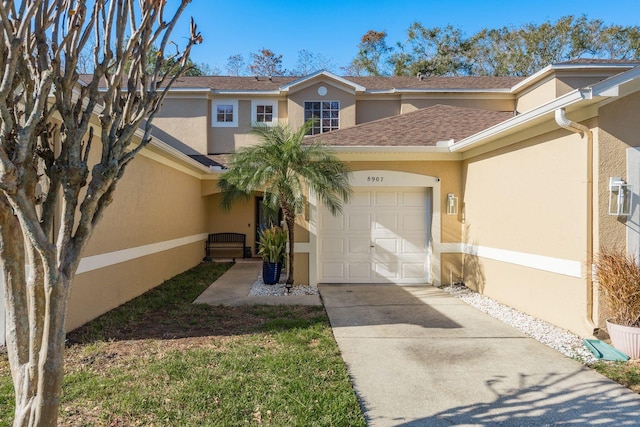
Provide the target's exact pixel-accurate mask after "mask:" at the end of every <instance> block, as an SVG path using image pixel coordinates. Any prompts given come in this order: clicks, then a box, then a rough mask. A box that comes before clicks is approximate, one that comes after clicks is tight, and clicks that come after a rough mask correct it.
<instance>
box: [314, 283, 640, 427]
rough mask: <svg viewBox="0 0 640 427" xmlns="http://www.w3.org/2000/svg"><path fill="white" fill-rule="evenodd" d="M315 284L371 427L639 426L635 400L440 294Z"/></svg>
mask: <svg viewBox="0 0 640 427" xmlns="http://www.w3.org/2000/svg"><path fill="white" fill-rule="evenodd" d="M319 288H320V294H321V296H322V299H323V302H324V304H325V307H326V309H327V313H328V314H329V319H330V320H331V325H332V327H333V331H334V334H335V337H336V340H337V342H338V345H339V347H340V351H341V352H342V357H343V358H344V360H345V362H346V364H347V367H348V369H349V374H350V375H351V378H352V380H353V383H354V387H355V390H356V393H357V394H358V397H359V398H360V401H361V403H362V406H363V410H364V412H365V416H366V417H367V420H368V423H369V425H370V426H451V425H465V426H488V425H501V426H504V425H509V426H545V425H581V426H582V425H600V426H602V425H612V426H614V425H615V426H627V425H628V426H637V425H640V395H637V394H634V393H632V392H631V391H629V390H628V389H626V388H624V387H622V386H620V385H618V384H616V383H614V382H612V381H610V380H608V379H606V378H605V377H603V376H601V375H600V374H598V373H596V372H594V371H592V370H590V369H588V368H586V367H584V366H582V365H581V364H580V363H578V362H575V361H573V360H571V359H569V358H567V357H565V356H563V355H562V354H560V353H558V352H557V351H555V350H553V349H551V348H549V347H547V346H545V345H543V344H540V343H539V342H537V341H535V340H534V339H532V338H529V337H527V336H525V335H524V334H522V333H521V332H519V331H518V330H516V329H514V328H512V327H510V326H507V325H505V324H503V323H502V322H500V321H498V320H496V319H494V318H492V317H490V316H488V315H486V314H484V313H482V312H480V311H479V310H477V309H475V308H473V307H471V306H469V305H467V304H466V303H465V302H463V301H461V300H459V299H457V298H455V297H452V296H450V295H449V294H447V293H445V292H443V291H441V290H439V289H437V288H433V287H430V286H411V287H401V286H395V285H320V287H319Z"/></svg>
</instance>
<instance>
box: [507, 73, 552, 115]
mask: <svg viewBox="0 0 640 427" xmlns="http://www.w3.org/2000/svg"><path fill="white" fill-rule="evenodd" d="M517 97H518V98H517V100H516V110H517V111H518V112H519V113H525V112H527V111H529V110H531V109H532V108H535V107H537V106H539V105H542V104H544V103H546V102H549V101H551V100H553V99H555V98H556V80H555V79H553V78H548V79H546V80H543V81H541V82H539V83H537V84H536V85H534V86H533V87H531V88H527V89H526V90H524V91H522V92H520V93H518V94H517Z"/></svg>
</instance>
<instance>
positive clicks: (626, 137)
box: [596, 95, 640, 251]
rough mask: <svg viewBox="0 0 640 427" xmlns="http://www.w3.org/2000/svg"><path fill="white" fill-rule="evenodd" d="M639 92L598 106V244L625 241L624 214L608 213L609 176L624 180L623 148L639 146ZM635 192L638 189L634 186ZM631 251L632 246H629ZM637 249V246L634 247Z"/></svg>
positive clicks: (616, 245)
mask: <svg viewBox="0 0 640 427" xmlns="http://www.w3.org/2000/svg"><path fill="white" fill-rule="evenodd" d="M639 113H640V96H638V95H631V96H626V97H624V98H622V99H620V100H617V101H616V102H613V103H611V104H608V105H606V106H604V107H602V108H601V109H600V118H599V125H600V128H599V129H598V131H597V134H596V136H597V153H598V158H599V159H600V162H599V164H598V169H597V173H596V178H597V186H596V189H597V192H598V193H597V194H598V199H597V200H598V216H599V218H600V220H599V222H598V243H599V244H598V246H597V247H600V246H606V247H621V246H623V245H624V242H625V241H626V218H624V217H616V216H610V215H609V214H608V211H609V178H610V177H621V178H622V179H624V180H628V171H627V165H626V160H627V157H626V155H627V154H626V150H627V148H629V147H638V146H640V122H639V121H638V114H639ZM634 190H635V191H634V192H636V193H637V192H638V189H634ZM630 249H631V250H632V251H634V250H633V248H630ZM635 251H637V248H636V249H635Z"/></svg>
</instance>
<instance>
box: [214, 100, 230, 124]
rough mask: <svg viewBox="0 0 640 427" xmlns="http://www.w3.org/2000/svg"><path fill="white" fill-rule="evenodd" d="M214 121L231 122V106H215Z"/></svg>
mask: <svg viewBox="0 0 640 427" xmlns="http://www.w3.org/2000/svg"><path fill="white" fill-rule="evenodd" d="M216 120H217V121H218V122H232V121H233V105H227V104H222V105H217V106H216Z"/></svg>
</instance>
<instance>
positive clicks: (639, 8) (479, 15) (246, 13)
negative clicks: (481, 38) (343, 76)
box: [169, 0, 640, 73]
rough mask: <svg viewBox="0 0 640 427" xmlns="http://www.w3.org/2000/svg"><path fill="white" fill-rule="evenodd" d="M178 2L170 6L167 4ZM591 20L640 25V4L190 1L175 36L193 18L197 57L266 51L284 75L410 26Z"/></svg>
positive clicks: (591, 0)
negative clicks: (372, 33)
mask: <svg viewBox="0 0 640 427" xmlns="http://www.w3.org/2000/svg"><path fill="white" fill-rule="evenodd" d="M176 1H177V0H169V5H171V4H172V3H175V2H176ZM582 14H584V15H586V16H587V17H588V18H590V19H596V18H597V19H602V20H603V21H604V22H605V23H606V24H620V25H638V24H640V1H638V0H564V1H557V0H554V1H552V0H530V1H529V2H528V3H526V2H517V1H513V0H509V1H503V0H457V1H456V0H450V1H447V0H440V1H437V0H413V1H409V0H363V1H355V0H338V1H335V2H331V1H324V2H323V1H317V0H316V1H309V0H298V1H285V0H271V1H266V2H265V1H257V0H235V1H234V0H226V1H218V0H193V1H192V2H191V4H190V5H189V6H188V7H187V10H186V12H185V16H184V17H183V23H182V26H181V27H180V28H177V29H176V30H175V33H174V34H176V35H179V34H181V33H182V34H185V33H186V32H187V31H188V20H189V17H190V16H193V17H194V18H195V20H196V23H197V24H198V27H199V30H200V31H201V32H202V35H203V37H204V44H202V45H200V46H196V47H195V48H194V49H193V51H192V58H193V60H194V61H195V62H196V63H206V64H209V65H210V66H211V67H218V68H219V69H220V70H221V71H222V72H223V73H224V72H225V70H224V67H225V65H226V63H227V58H228V57H229V56H231V55H234V54H242V55H243V56H244V57H245V62H248V58H249V54H250V53H251V52H257V51H259V50H260V49H261V48H267V49H271V50H273V51H274V52H275V53H277V54H282V55H283V65H284V68H286V69H292V68H295V65H296V61H297V58H298V51H300V50H302V49H307V50H309V51H311V52H312V53H314V54H321V55H324V56H325V57H327V58H330V59H331V60H332V62H333V63H334V64H335V65H336V69H335V71H338V72H339V67H341V66H345V65H347V64H348V63H349V62H350V60H351V59H353V57H354V56H355V55H356V53H357V45H358V43H359V41H360V37H362V35H363V34H364V33H366V32H367V31H368V30H376V31H386V32H387V34H388V36H387V43H389V44H390V45H393V44H395V42H397V41H403V40H404V39H405V37H406V30H407V28H408V27H409V25H410V24H411V23H412V22H414V21H418V22H420V23H422V25H424V26H426V27H433V26H445V25H448V24H451V25H453V26H454V27H458V28H460V29H461V30H462V31H463V32H464V34H465V35H467V36H470V35H472V34H473V33H475V32H477V31H478V30H480V29H482V28H485V27H488V28H497V27H502V26H505V25H508V26H511V25H513V26H520V25H522V24H524V23H529V22H533V23H541V22H543V21H545V20H551V21H555V20H557V19H558V18H560V17H562V16H566V15H575V16H579V15H582Z"/></svg>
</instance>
